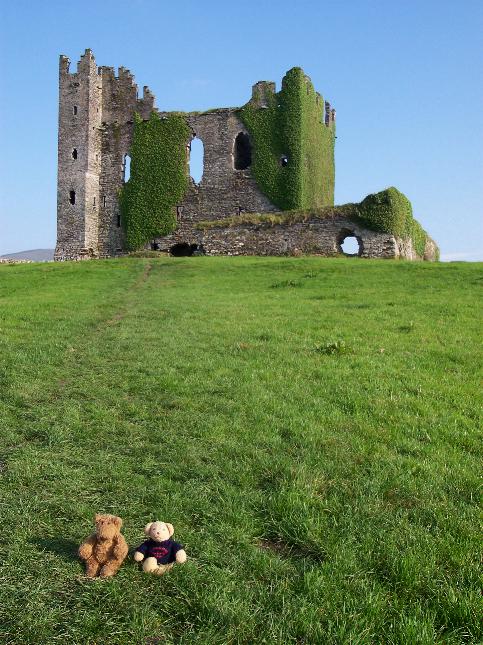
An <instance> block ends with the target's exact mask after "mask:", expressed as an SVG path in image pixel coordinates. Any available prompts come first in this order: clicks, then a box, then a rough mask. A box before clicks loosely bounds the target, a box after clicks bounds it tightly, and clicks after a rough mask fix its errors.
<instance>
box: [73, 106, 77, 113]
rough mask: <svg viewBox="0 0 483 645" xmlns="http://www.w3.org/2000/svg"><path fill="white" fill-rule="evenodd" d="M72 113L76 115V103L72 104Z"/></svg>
mask: <svg viewBox="0 0 483 645" xmlns="http://www.w3.org/2000/svg"><path fill="white" fill-rule="evenodd" d="M72 114H73V115H74V116H76V115H77V105H74V106H72Z"/></svg>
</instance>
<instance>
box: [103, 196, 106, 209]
mask: <svg viewBox="0 0 483 645" xmlns="http://www.w3.org/2000/svg"><path fill="white" fill-rule="evenodd" d="M102 205H103V207H104V208H105V207H106V196H105V195H104V197H103V198H102Z"/></svg>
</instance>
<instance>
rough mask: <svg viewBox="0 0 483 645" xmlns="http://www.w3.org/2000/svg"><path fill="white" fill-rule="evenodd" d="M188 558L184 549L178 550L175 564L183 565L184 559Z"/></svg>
mask: <svg viewBox="0 0 483 645" xmlns="http://www.w3.org/2000/svg"><path fill="white" fill-rule="evenodd" d="M187 557H188V556H187V555H186V551H185V550H184V549H180V550H179V551H176V562H179V564H183V563H184V562H186V558H187Z"/></svg>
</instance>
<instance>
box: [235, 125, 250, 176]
mask: <svg viewBox="0 0 483 645" xmlns="http://www.w3.org/2000/svg"><path fill="white" fill-rule="evenodd" d="M251 163H252V146H251V143H250V137H249V136H248V134H245V132H239V133H238V134H237V135H236V139H235V146H234V151H233V165H234V167H235V170H245V169H246V168H248V167H249V166H250V165H251Z"/></svg>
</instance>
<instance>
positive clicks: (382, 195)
mask: <svg viewBox="0 0 483 645" xmlns="http://www.w3.org/2000/svg"><path fill="white" fill-rule="evenodd" d="M358 219H359V221H360V222H361V223H362V224H363V225H364V226H366V227H367V228H370V229H372V230H374V231H383V232H384V233H392V234H393V235H394V236H395V237H399V238H402V239H411V240H412V242H413V246H414V249H415V251H416V253H417V254H418V255H420V256H421V257H422V256H423V255H424V250H425V247H426V242H427V240H428V234H427V233H426V231H425V230H424V229H423V227H422V226H421V224H420V223H419V222H418V221H417V220H415V219H414V217H413V209H412V206H411V202H410V201H409V199H408V198H407V197H406V196H405V195H403V194H402V193H401V192H400V191H399V190H397V188H394V187H391V188H387V189H386V190H382V191H381V192H379V193H374V194H372V195H368V196H367V197H366V198H365V199H363V200H362V202H361V203H360V204H359V205H358Z"/></svg>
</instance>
